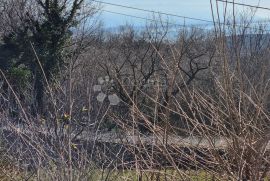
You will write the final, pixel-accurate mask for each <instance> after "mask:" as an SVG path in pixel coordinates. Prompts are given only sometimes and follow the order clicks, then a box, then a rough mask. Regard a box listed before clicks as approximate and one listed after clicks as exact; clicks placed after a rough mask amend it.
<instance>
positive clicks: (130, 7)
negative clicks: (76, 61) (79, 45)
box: [92, 0, 269, 32]
mask: <svg viewBox="0 0 270 181" xmlns="http://www.w3.org/2000/svg"><path fill="white" fill-rule="evenodd" d="M92 1H94V2H98V3H103V4H108V5H112V6H118V7H122V8H128V9H135V10H139V11H144V12H151V13H159V14H164V15H168V16H174V17H180V18H186V19H191V20H198V21H204V22H208V23H211V25H213V24H214V22H213V21H210V20H204V19H199V18H192V17H188V16H181V15H175V14H170V13H164V12H159V11H152V10H146V9H141V8H137V7H132V6H126V5H121V4H115V3H108V2H104V1H99V0H92ZM217 1H223V0H217ZM224 2H226V1H224ZM103 11H105V12H109V13H113V14H119V15H123V16H129V17H133V18H137V19H144V20H149V21H153V22H158V21H157V20H154V19H149V18H143V17H139V16H134V15H130V14H125V13H119V12H113V11H108V10H103ZM159 22H161V23H162V22H163V23H164V21H161V20H160V21H159ZM216 23H217V22H216ZM167 24H171V25H176V26H182V27H187V25H180V24H175V23H169V22H167ZM218 24H221V25H225V26H227V27H230V26H232V25H229V24H226V23H218ZM208 25H209V24H208ZM235 26H237V27H244V28H247V29H253V30H260V29H258V28H255V27H247V26H244V25H239V24H236V25H235ZM198 29H203V30H206V28H205V29H204V28H198ZM268 32H269V31H268Z"/></svg>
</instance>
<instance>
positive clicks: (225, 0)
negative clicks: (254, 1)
mask: <svg viewBox="0 0 270 181" xmlns="http://www.w3.org/2000/svg"><path fill="white" fill-rule="evenodd" d="M217 1H220V2H224V3H230V4H235V5H239V6H247V7H250V8H257V9H264V10H270V8H266V7H262V6H255V5H250V4H244V3H237V2H233V1H227V0H217Z"/></svg>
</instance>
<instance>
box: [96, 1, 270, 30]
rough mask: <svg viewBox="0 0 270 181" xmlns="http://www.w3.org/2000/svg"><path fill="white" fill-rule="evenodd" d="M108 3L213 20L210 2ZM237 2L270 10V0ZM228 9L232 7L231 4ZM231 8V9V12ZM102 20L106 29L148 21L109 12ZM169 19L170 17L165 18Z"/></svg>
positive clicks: (260, 15) (261, 13)
mask: <svg viewBox="0 0 270 181" xmlns="http://www.w3.org/2000/svg"><path fill="white" fill-rule="evenodd" d="M100 1H104V2H108V3H115V4H121V5H126V6H132V7H138V8H142V9H148V10H154V11H160V12H166V13H171V14H177V15H181V16H189V17H194V18H200V19H206V20H212V16H211V9H210V1H209V0H100ZM235 2H239V3H245V4H251V5H258V2H259V6H263V7H268V8H270V0H260V1H259V0H235ZM219 7H220V11H222V9H223V3H221V2H220V3H219ZM228 7H231V5H230V4H229V5H228ZM237 7H238V12H242V11H244V10H250V8H243V7H241V6H237ZM102 9H103V10H108V11H113V12H118V13H124V14H129V15H133V16H139V17H145V18H152V16H153V14H151V13H146V12H142V11H138V10H131V9H126V8H122V7H117V6H111V5H106V4H102ZM230 9H231V8H229V10H230ZM101 18H102V20H103V22H104V25H105V27H117V26H119V25H124V24H126V23H130V24H134V25H135V26H143V25H144V24H145V23H146V21H145V20H140V19H136V18H131V17H125V16H122V15H117V14H112V13H108V12H102V15H101ZM163 18H165V19H167V18H168V17H166V16H163ZM255 18H256V19H269V18H270V11H269V10H261V9H258V10H257V12H256V14H255ZM169 20H170V21H171V22H173V23H177V24H183V23H184V22H185V23H186V24H204V23H205V22H200V21H193V20H185V21H184V20H183V19H182V18H173V17H169Z"/></svg>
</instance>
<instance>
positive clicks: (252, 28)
mask: <svg viewBox="0 0 270 181" xmlns="http://www.w3.org/2000/svg"><path fill="white" fill-rule="evenodd" d="M101 11H103V12H107V13H112V14H118V15H122V16H127V17H132V18H137V19H142V20H146V21H152V22H160V23H164V24H168V25H174V26H179V27H183V28H184V27H186V28H188V27H191V28H194V29H199V30H211V29H210V28H200V27H196V25H181V24H176V23H170V22H164V21H162V20H154V19H150V18H144V17H140V16H134V15H130V14H125V13H119V12H114V11H109V10H101ZM211 25H212V26H213V24H211ZM225 25H226V26H228V27H229V26H232V25H228V24H225ZM201 26H202V25H201ZM205 26H207V25H205ZM236 26H238V27H244V28H247V29H251V30H257V31H258V30H260V29H258V28H255V27H246V26H244V25H239V24H236ZM266 32H268V33H269V32H270V30H266Z"/></svg>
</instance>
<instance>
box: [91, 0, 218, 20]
mask: <svg viewBox="0 0 270 181" xmlns="http://www.w3.org/2000/svg"><path fill="white" fill-rule="evenodd" d="M92 1H94V2H98V3H102V4H107V5H111V6H118V7H122V8H128V9H134V10H139V11H144V12H150V13H156V14H163V15H167V16H173V17H178V18H183V19H189V20H196V21H202V22H207V23H213V21H210V20H205V19H200V18H193V17H189V16H181V15H177V14H172V13H165V12H161V11H153V10H148V9H142V8H137V7H132V6H126V5H121V4H115V3H108V2H104V1H98V0H92Z"/></svg>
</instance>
